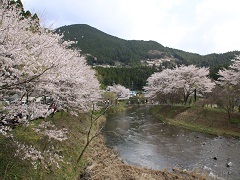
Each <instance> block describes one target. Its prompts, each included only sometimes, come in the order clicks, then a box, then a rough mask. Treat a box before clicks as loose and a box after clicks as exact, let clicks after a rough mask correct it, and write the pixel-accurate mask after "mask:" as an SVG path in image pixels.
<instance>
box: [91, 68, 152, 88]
mask: <svg viewBox="0 0 240 180" xmlns="http://www.w3.org/2000/svg"><path fill="white" fill-rule="evenodd" d="M95 70H96V71H97V72H98V76H99V81H100V83H101V84H102V85H103V87H106V86H108V85H113V84H121V85H123V86H125V87H127V88H129V89H131V90H142V88H143V86H145V84H146V80H147V78H148V77H149V76H150V75H151V74H153V73H154V72H156V71H157V69H156V68H155V67H145V66H140V67H132V68H128V67H122V68H117V67H110V68H104V67H95Z"/></svg>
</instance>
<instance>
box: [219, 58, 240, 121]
mask: <svg viewBox="0 0 240 180" xmlns="http://www.w3.org/2000/svg"><path fill="white" fill-rule="evenodd" d="M232 62H233V64H232V65H230V66H229V69H223V70H219V72H218V75H220V77H219V78H218V81H217V83H218V84H219V85H220V87H219V89H220V90H219V94H221V96H219V98H218V106H220V107H221V108H223V109H225V110H226V111H227V113H228V118H229V119H230V118H231V113H232V112H233V111H234V106H235V104H236V101H237V100H238V99H239V95H240V93H239V92H240V91H239V90H240V88H239V85H240V56H239V55H238V56H236V57H235V59H233V60H232ZM238 103H239V102H238ZM238 106H240V104H238Z"/></svg>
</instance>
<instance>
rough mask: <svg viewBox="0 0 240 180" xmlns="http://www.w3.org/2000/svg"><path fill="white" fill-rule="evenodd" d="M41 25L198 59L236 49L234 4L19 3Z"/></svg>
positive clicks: (239, 29)
mask: <svg viewBox="0 0 240 180" xmlns="http://www.w3.org/2000/svg"><path fill="white" fill-rule="evenodd" d="M22 2H23V5H24V8H25V10H30V11H31V12H32V13H37V14H38V15H39V17H40V18H41V20H42V23H44V24H45V25H46V26H50V25H51V24H53V27H54V28H56V27H61V26H64V25H71V24H88V25H90V26H92V27H95V28H97V29H99V30H101V31H103V32H105V33H107V34H110V35H113V36H117V37H119V38H122V39H126V40H133V39H134V40H153V41H157V42H159V43H160V44H162V45H163V46H167V47H171V48H176V49H180V50H184V51H188V52H194V53H198V54H201V55H205V54H210V53H225V52H228V51H234V50H240V1H239V0H22Z"/></svg>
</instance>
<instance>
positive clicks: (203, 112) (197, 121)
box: [151, 105, 240, 138]
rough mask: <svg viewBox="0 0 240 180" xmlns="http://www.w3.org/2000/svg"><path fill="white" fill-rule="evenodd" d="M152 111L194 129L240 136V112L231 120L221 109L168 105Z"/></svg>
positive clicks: (163, 118) (156, 114)
mask: <svg viewBox="0 0 240 180" xmlns="http://www.w3.org/2000/svg"><path fill="white" fill-rule="evenodd" d="M151 113H152V114H153V115H154V116H155V117H156V118H158V119H159V120H161V121H163V122H166V123H170V124H172V125H176V126H181V127H184V128H187V129H190V130H193V131H199V132H204V133H209V134H214V135H217V136H233V137H238V138H240V113H233V114H232V118H231V120H229V119H228V115H227V113H226V112H224V111H222V110H219V109H214V108H203V107H192V106H191V107H189V106H166V105H158V106H154V107H152V109H151Z"/></svg>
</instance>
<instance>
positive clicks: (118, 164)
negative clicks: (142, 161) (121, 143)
mask: <svg viewBox="0 0 240 180" xmlns="http://www.w3.org/2000/svg"><path fill="white" fill-rule="evenodd" d="M114 108H116V107H114ZM115 110H116V109H115ZM98 115H100V114H99V113H98V114H95V116H96V117H97V116H98ZM89 120H90V119H89V116H88V115H87V114H81V115H80V116H78V117H75V116H72V115H70V114H69V113H63V114H61V113H57V114H56V115H54V117H53V118H50V117H49V118H47V119H45V120H43V119H37V120H34V121H31V122H30V123H29V124H28V125H26V126H19V127H16V128H15V129H14V130H13V131H11V132H8V134H7V135H0V150H1V151H0V164H1V166H0V179H6V180H7V179H60V180H61V179H166V180H167V179H189V180H192V179H208V178H207V176H205V175H202V174H199V173H198V172H197V171H196V172H187V171H180V170H177V169H174V171H173V172H169V171H167V170H165V171H155V170H151V169H145V168H139V167H134V166H129V165H127V164H124V163H123V162H122V160H121V159H119V157H118V153H117V152H115V151H114V150H112V149H110V148H108V147H106V145H105V141H104V138H103V137H102V136H101V135H99V136H96V138H95V139H94V140H93V141H92V142H91V143H90V145H89V146H88V148H87V150H86V152H85V153H84V155H83V158H82V159H81V160H80V162H79V163H77V159H78V157H79V155H80V153H81V151H82V150H83V147H84V145H85V144H86V134H87V133H86V132H87V129H88V128H89V127H90V126H89V125H90V121H89ZM104 120H105V118H104V116H101V118H99V119H98V121H96V122H97V123H96V124H95V125H94V126H93V127H92V130H93V131H92V132H91V134H92V135H94V134H95V133H97V132H98V130H99V128H100V127H101V125H102V123H103V122H104Z"/></svg>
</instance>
